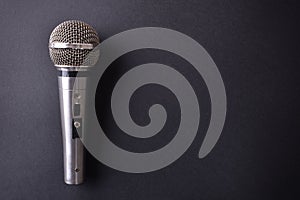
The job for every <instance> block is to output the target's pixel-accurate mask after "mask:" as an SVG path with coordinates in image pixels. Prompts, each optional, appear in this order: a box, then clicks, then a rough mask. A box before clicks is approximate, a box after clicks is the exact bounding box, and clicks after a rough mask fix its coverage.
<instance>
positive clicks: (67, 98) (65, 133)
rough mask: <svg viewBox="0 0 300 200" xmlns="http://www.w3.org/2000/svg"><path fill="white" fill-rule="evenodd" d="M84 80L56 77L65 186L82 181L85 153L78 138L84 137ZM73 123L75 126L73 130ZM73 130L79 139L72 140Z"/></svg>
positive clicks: (83, 78) (81, 78)
mask: <svg viewBox="0 0 300 200" xmlns="http://www.w3.org/2000/svg"><path fill="white" fill-rule="evenodd" d="M86 80H87V78H86V77H77V78H75V77H58V85H59V98H60V110H61V126H62V137H63V156H64V181H65V183H66V184H80V183H82V182H83V180H84V154H85V152H84V146H83V144H82V142H81V140H80V138H83V137H84V130H85V127H84V120H85V98H86V91H85V89H86ZM78 96H80V98H78ZM75 104H77V105H78V104H80V113H79V114H78V113H77V115H76V116H74V105H75ZM79 121H80V122H79ZM76 122H77V123H76ZM74 123H76V126H77V127H75V128H74ZM78 123H79V126H78ZM74 129H75V130H77V133H78V136H79V137H80V138H74V135H77V133H74ZM75 132H76V131H75Z"/></svg>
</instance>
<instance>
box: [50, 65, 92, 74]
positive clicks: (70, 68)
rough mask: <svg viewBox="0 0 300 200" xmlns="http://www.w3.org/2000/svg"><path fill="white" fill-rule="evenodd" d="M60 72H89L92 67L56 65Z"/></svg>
mask: <svg viewBox="0 0 300 200" xmlns="http://www.w3.org/2000/svg"><path fill="white" fill-rule="evenodd" d="M54 66H55V67H57V69H58V70H60V71H68V72H69V71H87V70H88V68H90V67H91V66H82V65H81V66H69V65H54Z"/></svg>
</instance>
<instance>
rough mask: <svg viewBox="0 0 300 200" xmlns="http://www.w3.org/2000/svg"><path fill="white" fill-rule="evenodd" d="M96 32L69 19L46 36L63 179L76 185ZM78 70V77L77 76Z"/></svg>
mask: <svg viewBox="0 0 300 200" xmlns="http://www.w3.org/2000/svg"><path fill="white" fill-rule="evenodd" d="M98 44H99V38H98V34H97V32H96V31H95V29H94V28H93V27H91V26H90V25H88V24H86V23H84V22H82V21H78V20H70V21H65V22H63V23H61V24H59V25H58V26H57V27H56V28H55V29H54V30H53V31H52V33H51V35H50V39H49V54H50V58H51V60H52V61H53V63H54V65H55V66H56V67H57V70H58V86H59V100H60V112H61V126H62V139H63V157H64V181H65V183H66V184H70V185H77V184H80V183H82V182H83V181H84V157H85V156H84V155H85V148H84V146H83V144H82V142H81V139H83V137H84V132H85V128H86V127H85V103H86V98H87V97H86V89H87V88H86V87H87V81H88V78H87V76H85V74H87V73H88V71H89V70H90V69H91V67H92V66H93V65H95V64H96V62H97V61H98V58H99V52H98V51H93V49H94V48H95V47H96V46H97V45H98ZM78 71H83V72H84V73H80V77H77V74H78Z"/></svg>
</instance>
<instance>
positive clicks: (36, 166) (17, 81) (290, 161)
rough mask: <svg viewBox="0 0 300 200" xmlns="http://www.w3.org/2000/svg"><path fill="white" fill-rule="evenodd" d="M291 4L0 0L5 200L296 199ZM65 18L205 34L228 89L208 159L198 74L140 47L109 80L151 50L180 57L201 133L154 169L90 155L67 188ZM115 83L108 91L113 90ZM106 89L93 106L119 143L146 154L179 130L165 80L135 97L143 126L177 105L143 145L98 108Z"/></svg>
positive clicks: (0, 151)
mask: <svg viewBox="0 0 300 200" xmlns="http://www.w3.org/2000/svg"><path fill="white" fill-rule="evenodd" d="M296 2H297V1H261V0H251V1H247V2H246V1H239V0H236V1H222V0H219V1H211V0H203V1H202V0H200V1H199V0H193V1H183V0H182V1H170V0H167V1H154V0H149V1H137V0H135V1H133V0H129V1H122V0H98V1H91V0H89V1H78V0H68V1H61V0H59V1H58V0H46V1H32V0H28V1H15V0H10V1H0V16H1V18H0V27H1V29H0V44H1V49H0V80H1V87H0V89H1V93H0V111H1V112H0V125H1V126H0V130H1V132H0V177H1V181H0V199H72V200H75V199H105V200H109V199H116V200H122V199H124V200H127V199H128V200H134V199H137V200H150V199H151V200H152V199H158V200H160V199H163V200H166V199H172V200H177V199H191V200H194V199H195V200H196V199H197V200H199V199H210V200H211V199H283V198H285V199H297V198H296V195H297V189H299V186H300V185H299V180H297V179H296V177H297V176H298V177H299V172H298V170H299V157H300V155H299V147H298V146H299V145H298V143H299V139H300V137H299V121H300V118H299V102H300V99H299V92H300V90H299V71H300V70H299V64H300V63H299V35H300V34H299V31H298V26H299V17H300V16H299V14H297V12H298V10H299V6H298V5H297V4H296ZM68 19H79V20H83V21H85V22H87V23H89V24H91V25H92V26H94V27H95V28H96V30H97V31H98V33H99V35H100V38H101V39H102V40H103V39H106V38H107V37H109V36H111V35H113V34H116V33H119V32H121V31H124V30H127V29H131V28H136V27H144V26H159V27H166V28H171V29H175V30H178V31H180V32H183V33H185V34H187V35H189V36H191V37H192V38H194V39H195V40H197V41H198V42H199V43H201V44H202V45H203V46H204V47H205V48H206V50H207V51H208V52H209V54H210V55H211V56H212V58H213V59H214V61H215V62H216V64H217V65H218V67H219V70H220V72H221V74H222V76H223V80H224V82H225V87H226V90H227V97H228V113H227V120H226V124H225V127H224V130H223V134H222V136H221V138H220V140H219V142H218V143H217V145H216V146H215V148H214V149H213V151H212V152H211V153H210V154H209V156H208V157H206V158H205V159H202V160H199V159H198V158H197V153H198V150H199V147H200V144H201V142H202V139H203V137H204V133H205V130H206V128H207V125H208V116H209V113H210V110H209V109H208V108H209V105H210V104H209V96H208V94H207V89H206V87H205V84H204V83H203V81H202V79H201V77H200V76H198V75H196V74H195V73H193V69H191V66H189V65H188V64H185V63H182V64H180V65H178V64H177V65H176V63H178V62H181V61H179V60H176V59H173V58H172V57H171V56H170V57H168V56H160V55H159V54H160V53H162V54H163V55H165V54H164V53H163V52H151V51H150V52H147V51H146V52H143V51H142V52H136V56H135V58H134V59H131V58H132V57H134V56H132V55H128V56H129V57H128V58H127V59H126V58H124V59H125V60H121V61H116V63H115V64H113V66H112V67H111V68H110V69H109V70H108V71H107V72H106V76H105V77H103V81H104V82H105V81H106V83H109V80H110V79H109V77H111V76H113V77H114V78H112V79H111V84H113V81H115V78H116V77H118V76H120V75H121V74H122V73H124V72H125V71H127V70H128V69H129V67H130V66H131V67H133V66H134V64H136V63H142V62H145V61H153V60H154V59H156V62H161V63H166V64H169V65H171V66H173V67H174V68H176V69H178V70H179V71H180V72H181V73H183V74H184V75H185V76H186V77H187V78H188V79H189V81H190V82H191V84H192V85H193V87H194V89H195V91H196V92H197V95H198V97H199V98H200V100H201V104H200V106H201V109H202V111H203V112H202V113H201V114H202V115H201V119H202V121H201V124H200V129H199V132H198V136H197V137H196V139H195V141H194V143H193V144H192V146H191V147H190V148H189V149H188V151H187V152H186V153H185V154H184V155H183V156H182V157H181V158H180V159H179V160H177V161H176V162H175V163H173V164H172V165H170V166H168V167H167V168H164V169H162V170H159V171H156V172H153V173H147V174H128V173H123V172H119V171H116V170H113V169H110V168H108V167H106V166H104V165H102V164H101V163H99V162H98V161H97V160H95V159H94V158H93V157H91V156H90V155H88V157H87V180H86V182H85V184H83V185H81V186H67V185H65V184H64V183H63V168H62V163H63V161H62V138H61V127H60V115H59V101H58V89H57V73H56V69H55V68H54V67H53V64H52V63H51V61H50V58H49V55H48V47H47V45H48V39H49V35H50V33H51V31H52V30H53V28H54V27H55V26H56V25H58V24H59V23H60V22H62V21H64V20H68ZM130 56H131V57H130ZM121 59H122V58H121ZM177 61H178V62H177ZM118 62H121V63H119V64H118ZM122 63H123V64H124V63H125V65H123V64H122ZM130 63H131V64H132V65H130ZM109 89H110V88H109V87H108V88H107V89H106V90H105V91H103V92H106V93H107V94H109ZM154 90H155V91H156V92H155V91H154ZM102 96H103V98H100V102H101V104H100V105H98V106H97V107H98V110H99V111H103V112H104V113H106V116H107V119H106V118H104V119H101V122H102V125H103V126H104V127H105V128H106V129H107V130H108V131H109V130H111V131H112V132H113V133H112V134H111V135H110V136H109V137H110V138H111V140H113V141H114V142H115V143H118V144H119V145H121V146H122V147H124V148H128V149H132V150H136V151H141V152H142V151H147V150H149V149H151V148H154V149H155V148H159V147H160V146H161V145H163V144H164V142H168V141H169V140H170V139H172V137H173V135H172V134H171V133H173V132H174V131H176V128H177V126H178V124H176V123H178V121H179V119H178V117H179V115H178V107H177V106H178V103H177V101H176V99H174V96H172V93H170V92H169V91H167V90H166V88H163V87H160V86H157V85H153V86H145V87H143V88H141V89H139V91H137V92H136V93H135V94H134V96H133V98H132V101H133V103H131V114H132V116H133V119H134V120H135V121H136V123H138V124H141V125H142V124H147V120H149V119H148V118H147V115H146V113H147V112H146V111H147V108H148V107H149V105H151V104H152V103H154V102H160V103H162V104H166V105H168V107H166V109H167V110H168V111H170V112H171V113H172V116H171V119H172V122H173V123H174V125H172V123H170V122H168V123H167V124H166V127H165V128H164V130H163V133H160V134H159V135H157V136H158V137H161V140H159V139H158V138H156V139H155V138H153V139H154V141H149V142H147V143H145V145H142V146H141V145H139V141H136V140H133V139H132V138H126V136H120V137H118V135H120V134H122V133H121V132H120V131H119V130H117V129H116V128H115V127H114V124H113V122H111V121H110V120H109V117H110V115H111V114H110V113H109V112H110V111H107V109H106V108H103V107H104V106H105V103H107V99H106V98H107V97H106V96H105V95H102ZM99 97H101V95H100V94H99V96H98V97H97V98H99ZM134 101H137V102H139V104H135V103H134ZM135 105H137V106H135ZM155 140H157V141H158V140H159V141H160V142H159V143H157V142H155ZM298 198H299V197H298Z"/></svg>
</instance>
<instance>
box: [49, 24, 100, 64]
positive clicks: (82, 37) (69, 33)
mask: <svg viewBox="0 0 300 200" xmlns="http://www.w3.org/2000/svg"><path fill="white" fill-rule="evenodd" d="M57 42H59V43H71V44H76V43H80V44H92V45H94V46H96V45H98V44H99V38H98V35H97V32H96V31H95V29H94V28H93V27H91V26H90V25H88V24H86V23H84V22H82V21H78V20H70V21H65V22H63V23H61V24H59V25H58V26H57V27H56V28H55V29H54V30H53V31H52V33H51V35H50V39H49V46H50V45H51V44H53V43H57ZM91 51H92V50H91V49H73V48H53V47H51V48H50V47H49V54H50V58H51V60H52V61H53V63H54V65H56V66H64V67H77V66H83V65H84V66H92V65H95V64H96V62H97V60H98V56H88V54H89V53H90V52H91ZM93 53H94V52H93Z"/></svg>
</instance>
